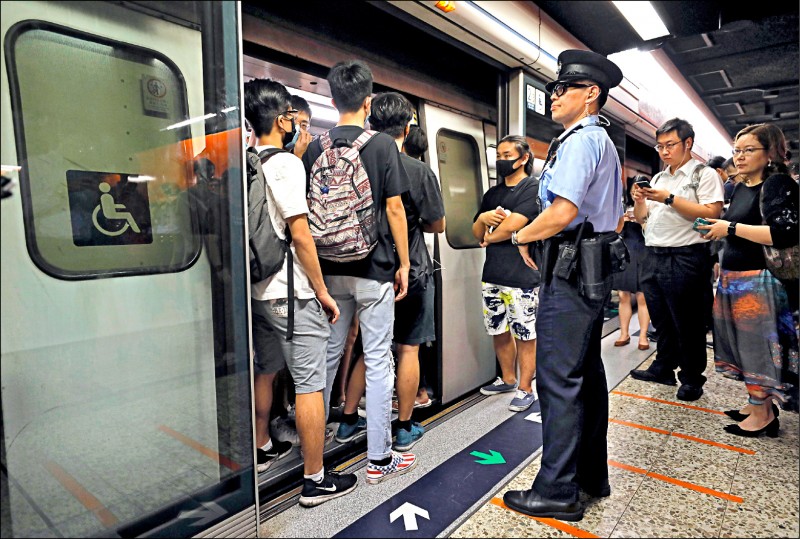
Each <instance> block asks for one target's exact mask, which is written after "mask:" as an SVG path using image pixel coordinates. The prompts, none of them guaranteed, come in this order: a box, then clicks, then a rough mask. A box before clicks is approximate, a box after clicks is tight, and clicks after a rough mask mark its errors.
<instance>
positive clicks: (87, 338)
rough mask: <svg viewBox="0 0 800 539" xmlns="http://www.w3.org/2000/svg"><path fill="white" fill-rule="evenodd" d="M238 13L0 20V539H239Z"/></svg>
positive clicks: (252, 514) (243, 340)
mask: <svg viewBox="0 0 800 539" xmlns="http://www.w3.org/2000/svg"><path fill="white" fill-rule="evenodd" d="M238 10H239V6H238V3H233V2H215V3H211V2H175V3H172V2H109V3H100V2H3V3H2V11H3V18H2V37H3V42H2V43H3V55H2V61H3V66H2V102H1V105H2V120H1V122H2V123H1V124H0V125H1V126H2V152H1V157H2V164H3V174H4V175H6V174H9V175H17V177H16V178H14V179H15V180H16V181H18V184H19V185H18V188H17V189H16V190H14V191H12V194H11V196H9V197H4V198H3V200H2V212H1V213H0V216H1V218H2V229H1V231H0V233H2V242H1V243H0V247H1V248H2V287H1V288H0V290H1V292H0V293H1V294H2V301H0V306H1V307H0V309H2V311H1V312H2V339H0V343H2V349H1V350H2V399H1V400H0V403H1V404H0V406H1V408H0V412H1V414H0V415H1V416H2V423H0V426H1V427H2V436H1V437H2V442H3V443H2V455H1V456H2V474H1V475H2V477H1V478H2V515H3V516H2V536H3V537H86V536H102V537H115V536H121V537H132V536H196V535H202V534H204V533H205V534H210V535H214V536H225V535H230V536H251V535H255V530H256V527H257V518H258V517H257V514H258V512H257V507H256V504H257V497H256V489H255V473H254V465H253V461H254V450H253V428H252V400H251V392H252V389H251V388H252V378H251V376H252V375H251V372H250V360H249V346H248V337H247V328H248V312H249V311H248V294H247V289H248V285H247V270H246V260H247V256H246V243H245V236H244V235H245V228H244V224H243V223H244V217H243V216H244V207H243V206H244V205H243V200H244V194H243V180H242V166H241V165H242V163H243V158H242V153H241V147H242V144H241V143H242V132H241V129H240V126H241V111H240V109H239V107H240V105H239V97H240V88H241V75H240V64H241V60H240V58H241V56H240V55H241V53H240V51H239V47H240V36H239V34H240V32H239V11H238Z"/></svg>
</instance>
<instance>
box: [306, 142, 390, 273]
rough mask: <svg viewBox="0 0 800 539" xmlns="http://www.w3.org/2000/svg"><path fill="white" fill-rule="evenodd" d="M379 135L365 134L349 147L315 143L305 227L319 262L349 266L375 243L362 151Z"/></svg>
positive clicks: (363, 256)
mask: <svg viewBox="0 0 800 539" xmlns="http://www.w3.org/2000/svg"><path fill="white" fill-rule="evenodd" d="M375 135H377V132H376V131H364V132H363V133H362V134H361V135H360V136H359V137H358V138H357V139H356V140H355V142H353V143H352V144H351V143H350V141H348V140H344V139H336V140H335V141H332V140H331V136H330V132H326V133H324V134H322V135H321V136H320V138H319V142H320V145H321V146H322V153H321V154H320V155H319V157H317V160H316V161H314V164H313V165H312V167H311V174H310V177H309V188H308V211H309V213H308V223H309V225H310V228H311V235H312V236H313V238H314V243H315V244H316V246H317V254H318V255H319V257H320V258H324V259H325V260H331V261H333V262H350V261H353V260H361V259H362V258H365V257H366V256H367V255H368V254H369V253H370V252H371V251H372V249H373V248H374V247H375V244H376V243H377V241H378V226H377V222H376V212H375V207H374V201H373V199H372V188H371V187H370V183H369V178H368V177H367V170H366V169H365V168H364V165H363V163H362V162H361V153H360V152H361V150H363V149H364V146H366V145H367V143H369V141H370V140H372V138H373V137H374V136H375Z"/></svg>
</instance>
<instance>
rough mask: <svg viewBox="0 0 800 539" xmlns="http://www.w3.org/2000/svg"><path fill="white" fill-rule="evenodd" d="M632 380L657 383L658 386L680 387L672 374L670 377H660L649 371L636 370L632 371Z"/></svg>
mask: <svg viewBox="0 0 800 539" xmlns="http://www.w3.org/2000/svg"><path fill="white" fill-rule="evenodd" d="M631 378H633V379H634V380H641V381H642V382H655V383H657V384H664V385H665V386H676V385H678V382H677V381H676V380H675V375H674V374H670V375H668V376H658V375H656V374H653V373H652V372H650V371H648V370H639V369H634V370H632V371H631Z"/></svg>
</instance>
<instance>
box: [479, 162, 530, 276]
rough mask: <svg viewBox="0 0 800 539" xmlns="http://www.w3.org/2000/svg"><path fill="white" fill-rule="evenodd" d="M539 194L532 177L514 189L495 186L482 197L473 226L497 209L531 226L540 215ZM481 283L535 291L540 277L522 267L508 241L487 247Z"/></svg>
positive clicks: (515, 251)
mask: <svg viewBox="0 0 800 539" xmlns="http://www.w3.org/2000/svg"><path fill="white" fill-rule="evenodd" d="M538 191H539V180H537V179H536V178H532V177H529V178H525V179H524V180H522V181H521V182H519V183H518V184H516V185H515V186H513V187H508V186H507V185H506V184H505V183H500V184H498V185H495V186H494V187H491V188H490V189H489V190H488V191H486V193H484V195H483V200H482V201H481V208H480V210H478V213H477V214H476V215H475V218H474V219H473V222H474V221H477V219H478V216H479V215H480V214H481V213H484V212H487V211H491V210H494V209H496V208H497V207H498V206H500V207H501V208H503V209H506V210H509V211H511V212H512V213H518V214H520V215H523V216H525V217H527V218H528V222H531V221H533V220H534V219H536V217H537V216H538V215H539V204H538V203H537V201H536V193H537V192H538ZM481 281H483V282H485V283H491V284H495V285H500V286H509V287H512V288H535V287H537V286H539V282H540V281H541V276H540V275H539V272H538V271H537V270H535V269H532V268H529V267H528V266H527V265H525V261H524V260H523V259H522V257H521V256H520V254H519V249H518V248H517V246H516V245H514V244H512V243H511V240H510V239H508V240H506V241H501V242H499V243H490V244H489V245H488V246H487V247H486V261H485V262H484V263H483V274H482V275H481Z"/></svg>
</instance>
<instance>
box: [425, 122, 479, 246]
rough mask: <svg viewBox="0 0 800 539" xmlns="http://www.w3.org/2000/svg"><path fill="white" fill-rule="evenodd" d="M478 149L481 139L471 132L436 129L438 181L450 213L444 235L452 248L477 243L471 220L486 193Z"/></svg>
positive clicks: (475, 244)
mask: <svg viewBox="0 0 800 539" xmlns="http://www.w3.org/2000/svg"><path fill="white" fill-rule="evenodd" d="M479 151H480V150H479V149H478V143H477V142H476V141H475V139H474V138H473V137H471V136H469V135H465V134H463V133H457V132H455V131H451V130H449V129H440V130H439V132H438V133H436V152H437V155H438V158H439V181H441V183H442V198H443V199H444V211H445V214H446V215H447V229H446V230H445V236H446V237H447V243H449V244H450V246H451V247H452V248H453V249H467V248H471V247H478V240H476V239H475V236H473V235H472V222H473V218H474V217H475V214H476V213H478V210H479V209H480V206H481V197H482V196H483V189H482V181H481V158H480V154H479Z"/></svg>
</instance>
